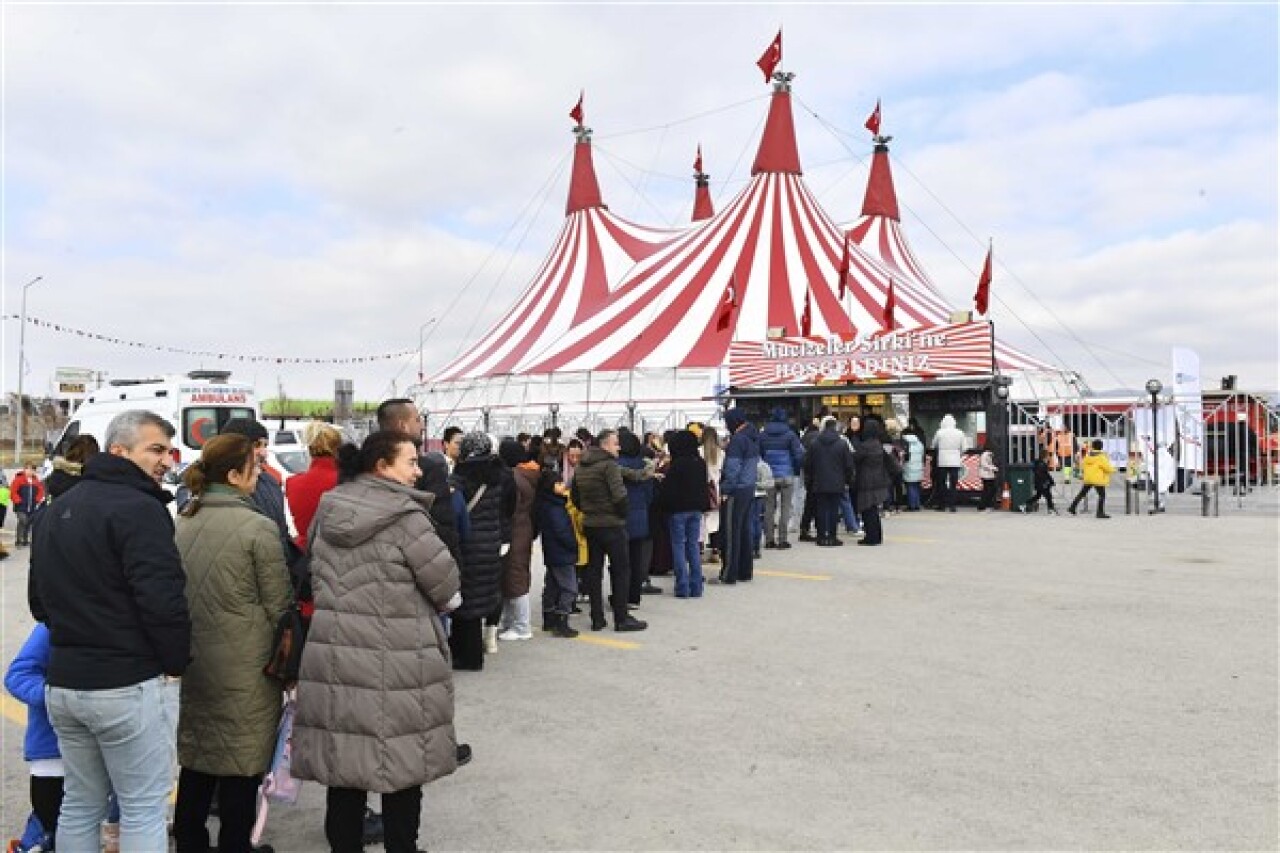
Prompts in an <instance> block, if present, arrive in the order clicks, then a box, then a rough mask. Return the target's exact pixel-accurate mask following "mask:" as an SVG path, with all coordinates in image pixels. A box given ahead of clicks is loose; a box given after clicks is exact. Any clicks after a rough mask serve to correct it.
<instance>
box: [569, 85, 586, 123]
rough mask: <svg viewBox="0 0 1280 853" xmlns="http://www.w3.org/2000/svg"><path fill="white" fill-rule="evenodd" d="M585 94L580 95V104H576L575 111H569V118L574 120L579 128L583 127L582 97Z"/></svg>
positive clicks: (580, 93)
mask: <svg viewBox="0 0 1280 853" xmlns="http://www.w3.org/2000/svg"><path fill="white" fill-rule="evenodd" d="M584 94H585V93H584V92H579V93H578V103H576V104H574V107H573V109H571V110H569V118H571V119H573V121H574V123H575V124H577V125H578V126H579V127H581V126H582V96H583V95H584Z"/></svg>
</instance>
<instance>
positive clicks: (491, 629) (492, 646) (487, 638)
mask: <svg viewBox="0 0 1280 853" xmlns="http://www.w3.org/2000/svg"><path fill="white" fill-rule="evenodd" d="M484 650H485V653H486V654H491V655H496V654H497V653H498V626H497V625H485V626H484Z"/></svg>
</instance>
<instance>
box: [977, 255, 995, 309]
mask: <svg viewBox="0 0 1280 853" xmlns="http://www.w3.org/2000/svg"><path fill="white" fill-rule="evenodd" d="M990 296H991V249H990V247H988V248H987V260H986V263H984V264H983V265H982V275H980V276H978V290H977V292H975V293H974V294H973V307H974V308H975V309H977V311H978V313H979V314H986V313H987V300H988V299H989V298H990Z"/></svg>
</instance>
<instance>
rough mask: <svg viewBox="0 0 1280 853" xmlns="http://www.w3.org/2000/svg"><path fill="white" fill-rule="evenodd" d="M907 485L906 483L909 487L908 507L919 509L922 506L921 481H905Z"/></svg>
mask: <svg viewBox="0 0 1280 853" xmlns="http://www.w3.org/2000/svg"><path fill="white" fill-rule="evenodd" d="M905 485H906V487H907V509H912V510H914V509H919V508H920V483H919V481H916V482H914V483H913V482H911V481H910V480H908V481H907V482H906V483H905Z"/></svg>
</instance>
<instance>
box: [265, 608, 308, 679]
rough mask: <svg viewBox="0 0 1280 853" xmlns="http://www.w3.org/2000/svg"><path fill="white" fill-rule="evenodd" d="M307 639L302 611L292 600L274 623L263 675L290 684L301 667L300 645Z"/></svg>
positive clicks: (296, 677)
mask: <svg viewBox="0 0 1280 853" xmlns="http://www.w3.org/2000/svg"><path fill="white" fill-rule="evenodd" d="M306 641H307V628H306V625H305V624H304V623H303V619H302V611H301V609H299V607H298V604H297V602H293V603H291V604H290V605H289V607H288V608H287V609H286V610H285V611H284V613H282V614H280V621H279V622H277V623H276V633H275V636H274V637H273V638H272V640H271V657H269V658H268V659H267V664H266V666H264V667H263V668H262V672H263V674H264V675H268V676H270V677H271V678H275V679H278V680H280V681H283V682H284V683H285V684H292V683H293V682H295V681H297V680H298V671H299V670H300V669H301V668H302V647H303V646H304V645H305V644H306Z"/></svg>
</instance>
